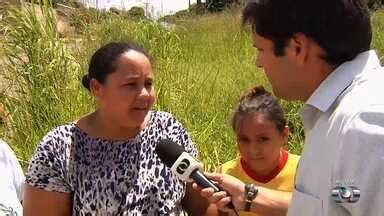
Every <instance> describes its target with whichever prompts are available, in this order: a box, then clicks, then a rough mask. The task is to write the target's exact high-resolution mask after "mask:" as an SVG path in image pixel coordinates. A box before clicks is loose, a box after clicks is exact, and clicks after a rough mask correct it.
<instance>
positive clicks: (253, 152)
mask: <svg viewBox="0 0 384 216" xmlns="http://www.w3.org/2000/svg"><path fill="white" fill-rule="evenodd" d="M288 133H289V129H288V127H286V128H285V129H284V131H283V132H282V133H281V132H280V131H279V130H278V129H277V128H276V125H275V123H274V122H272V121H270V120H269V119H267V118H266V116H265V115H264V114H262V113H257V112H256V113H248V114H245V115H244V116H239V118H238V120H237V125H236V138H237V144H238V147H239V151H240V155H241V157H242V159H243V160H244V161H245V162H246V163H247V165H248V166H249V167H250V168H251V169H252V170H253V171H254V172H256V173H257V174H260V175H267V174H269V173H270V172H272V171H273V169H275V168H276V166H277V165H278V163H279V156H280V149H281V147H282V146H283V145H284V144H285V143H286V142H287V139H288Z"/></svg>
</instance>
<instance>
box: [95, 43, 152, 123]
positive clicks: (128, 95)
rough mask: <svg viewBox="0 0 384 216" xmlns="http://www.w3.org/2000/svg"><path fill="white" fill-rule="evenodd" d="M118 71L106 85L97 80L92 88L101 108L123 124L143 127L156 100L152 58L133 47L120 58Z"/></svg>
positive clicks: (113, 119) (111, 74)
mask: <svg viewBox="0 0 384 216" xmlns="http://www.w3.org/2000/svg"><path fill="white" fill-rule="evenodd" d="M116 64H117V67H116V71H114V72H112V73H110V74H108V76H107V79H106V81H105V83H104V84H101V83H99V82H98V81H97V80H95V79H93V80H92V81H91V90H92V92H93V94H94V95H95V98H96V101H97V103H98V105H99V110H100V111H102V112H103V113H104V114H105V115H107V116H108V118H110V120H111V121H112V122H114V123H116V124H118V125H119V126H121V127H130V128H136V127H140V126H141V125H142V124H143V122H144V120H145V117H146V116H147V114H148V112H149V111H150V109H151V108H152V106H153V104H154V102H155V91H154V88H153V82H154V81H153V72H152V67H151V63H150V62H149V59H148V58H147V57H146V56H145V55H144V54H142V53H140V52H137V51H133V50H130V51H128V52H125V53H123V54H122V55H121V56H120V57H119V58H118V59H117V60H116Z"/></svg>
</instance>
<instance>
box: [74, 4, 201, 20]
mask: <svg viewBox="0 0 384 216" xmlns="http://www.w3.org/2000/svg"><path fill="white" fill-rule="evenodd" d="M80 1H86V2H87V4H88V6H91V7H95V5H96V2H97V5H98V6H97V7H98V8H103V9H109V8H111V7H116V8H119V9H121V8H125V9H129V8H131V7H133V6H139V7H143V8H147V10H148V11H149V13H151V14H152V16H155V17H159V16H164V15H167V14H172V13H175V12H177V11H179V10H184V9H187V8H188V5H189V0H80ZM190 1H191V4H194V3H196V0H190ZM203 2H204V0H203Z"/></svg>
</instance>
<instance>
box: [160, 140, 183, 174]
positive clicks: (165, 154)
mask: <svg viewBox="0 0 384 216" xmlns="http://www.w3.org/2000/svg"><path fill="white" fill-rule="evenodd" d="M155 151H156V153H157V155H158V156H159V158H160V159H161V161H162V162H163V163H164V164H165V165H166V166H167V167H172V165H173V164H174V163H175V162H176V160H177V158H179V156H180V155H181V154H182V153H183V152H184V149H183V147H181V146H180V145H177V144H176V143H175V142H173V141H171V140H169V139H162V140H160V142H159V144H157V146H156V149H155Z"/></svg>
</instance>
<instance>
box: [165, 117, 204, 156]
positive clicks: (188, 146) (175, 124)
mask: <svg viewBox="0 0 384 216" xmlns="http://www.w3.org/2000/svg"><path fill="white" fill-rule="evenodd" d="M166 128H167V133H168V138H170V139H171V140H172V141H174V142H176V143H177V144H179V145H181V146H183V148H184V149H185V151H186V152H188V153H189V154H191V155H192V156H193V157H195V158H198V151H197V148H196V146H195V144H194V143H193V142H192V139H191V137H190V135H189V133H188V132H187V130H186V129H185V128H184V126H183V125H182V124H181V123H180V122H179V121H178V120H177V119H176V118H175V117H173V116H172V115H170V117H169V118H168V122H167V127H166Z"/></svg>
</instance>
